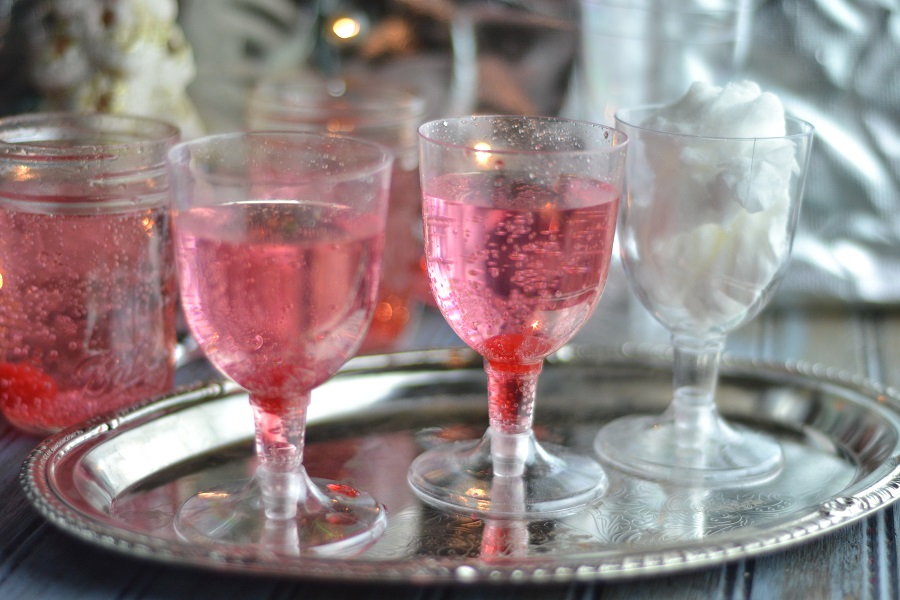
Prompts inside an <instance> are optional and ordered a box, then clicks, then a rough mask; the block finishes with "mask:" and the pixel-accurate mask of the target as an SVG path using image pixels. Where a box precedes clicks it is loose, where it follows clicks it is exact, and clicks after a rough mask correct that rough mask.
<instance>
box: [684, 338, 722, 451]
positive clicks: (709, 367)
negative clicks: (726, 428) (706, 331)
mask: <svg viewBox="0 0 900 600" xmlns="http://www.w3.org/2000/svg"><path fill="white" fill-rule="evenodd" d="M672 344H673V346H674V350H675V361H674V371H673V384H674V389H675V398H674V401H673V402H672V410H673V413H674V419H675V435H676V436H677V443H678V446H679V447H680V448H701V447H703V446H704V443H705V441H706V440H708V439H709V438H710V436H711V435H712V434H714V433H715V432H716V430H717V429H718V428H719V415H718V411H717V410H716V404H715V396H716V384H717V383H718V380H719V359H720V357H721V355H722V350H723V349H724V347H725V336H724V335H717V336H710V337H706V338H702V339H698V338H695V337H690V336H684V335H679V334H673V335H672Z"/></svg>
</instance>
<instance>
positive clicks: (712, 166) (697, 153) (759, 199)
mask: <svg viewBox="0 0 900 600" xmlns="http://www.w3.org/2000/svg"><path fill="white" fill-rule="evenodd" d="M643 126H644V127H647V128H648V129H653V130H656V131H665V132H668V133H680V134H684V135H692V136H703V137H713V138H735V139H736V141H735V142H733V143H729V144H723V143H721V142H710V143H708V144H703V143H700V142H696V143H691V144H690V146H685V147H683V148H681V149H680V147H681V144H680V143H679V142H678V141H677V140H673V142H672V143H671V144H669V145H668V146H669V147H668V148H661V149H659V151H654V154H657V155H658V154H660V153H661V152H679V153H680V155H681V156H680V158H681V161H680V163H679V164H677V165H674V163H672V162H671V161H666V165H668V168H670V169H678V170H681V169H687V170H688V171H689V172H690V174H689V177H691V178H692V180H693V185H692V186H691V188H690V189H691V193H692V194H694V193H696V194H698V196H697V197H696V202H697V203H698V205H699V206H701V207H703V209H704V210H706V209H709V208H712V210H713V213H714V215H728V214H730V215H732V216H733V215H734V214H735V213H734V210H735V209H736V208H737V206H741V207H743V208H744V209H745V210H747V211H748V212H751V213H752V212H758V211H761V210H766V209H768V208H770V207H772V206H773V205H775V204H778V203H784V202H787V194H788V193H789V184H790V178H791V170H792V169H793V168H795V165H794V161H793V148H792V146H791V144H790V142H788V141H786V140H784V139H757V141H756V142H755V143H752V142H750V141H749V140H751V139H753V138H782V136H784V134H785V128H784V108H783V107H782V105H781V101H780V100H778V97H777V96H775V95H774V94H772V93H770V92H763V91H761V90H760V88H759V86H758V85H757V84H755V83H753V82H752V81H741V82H736V83H729V84H727V85H726V86H725V87H717V86H714V85H712V84H709V83H705V82H696V83H694V84H693V85H691V87H690V89H689V90H688V92H687V94H685V95H684V97H682V98H681V99H680V100H678V101H677V102H675V103H673V104H670V105H668V106H664V107H662V108H661V109H660V110H658V111H656V112H655V113H654V114H653V115H651V116H650V117H649V118H648V119H647V120H646V121H645V122H644V123H643ZM673 165H674V166H673ZM659 174H660V172H659V171H658V170H657V175H658V176H659ZM671 177H672V178H673V180H675V178H677V177H680V175H679V174H678V173H674V172H673V173H671ZM711 218H714V217H711Z"/></svg>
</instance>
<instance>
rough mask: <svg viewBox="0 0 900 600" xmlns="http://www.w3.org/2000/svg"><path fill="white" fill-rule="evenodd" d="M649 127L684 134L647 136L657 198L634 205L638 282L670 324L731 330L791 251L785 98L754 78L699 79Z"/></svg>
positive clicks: (791, 163) (790, 150)
mask: <svg viewBox="0 0 900 600" xmlns="http://www.w3.org/2000/svg"><path fill="white" fill-rule="evenodd" d="M641 126H642V127H643V128H644V129H649V130H653V131H662V132H666V133H674V134H679V135H672V136H656V135H653V136H647V137H644V138H643V143H644V148H643V149H644V157H643V158H642V160H646V162H647V167H648V171H649V172H650V173H652V183H649V188H647V190H648V193H650V194H651V197H650V198H646V200H647V209H646V211H645V212H640V211H641V210H642V209H641V208H639V207H638V206H635V207H634V209H632V210H633V213H634V214H633V215H632V217H631V218H632V219H633V225H634V228H635V230H636V238H634V240H633V243H634V244H636V246H635V247H634V248H633V249H631V248H629V247H628V246H626V252H634V253H635V254H636V255H638V256H640V261H642V264H641V266H640V269H638V270H637V271H635V272H636V273H639V275H638V279H639V280H640V281H639V285H640V286H641V287H643V288H644V289H645V290H646V293H645V294H644V295H645V296H646V297H647V298H648V299H649V300H650V301H651V303H652V304H653V305H654V310H655V311H656V312H657V313H658V314H659V315H660V316H661V317H662V318H663V319H664V320H666V321H669V322H670V325H671V324H673V323H677V324H679V325H683V324H685V323H693V324H694V326H695V327H701V328H704V329H713V328H718V327H728V326H733V325H734V324H735V323H738V322H740V321H741V320H742V319H743V318H744V317H745V316H746V315H747V314H748V311H749V310H751V308H752V307H754V306H758V305H759V304H760V302H761V300H762V297H763V295H764V294H765V293H766V290H767V288H768V287H769V286H770V285H771V283H772V282H773V280H774V279H775V278H776V276H777V274H778V272H779V270H780V269H781V268H782V267H783V266H784V264H785V263H786V261H787V257H788V254H789V251H790V238H791V233H790V228H791V227H790V226H791V224H790V219H791V214H792V213H791V210H790V208H791V202H790V200H791V196H790V194H791V188H790V184H791V174H792V171H793V170H795V169H796V168H797V167H796V163H795V158H794V146H793V144H792V142H791V141H789V140H787V139H785V138H784V137H783V136H784V135H785V118H784V109H783V107H782V105H781V102H780V101H779V100H778V98H777V97H776V96H775V95H773V94H771V93H766V92H762V91H761V90H760V88H759V86H758V85H756V84H755V83H753V82H749V81H744V82H738V83H731V84H728V85H726V86H724V87H716V86H713V85H710V84H707V83H695V84H693V85H692V86H691V88H690V90H689V91H688V92H687V94H686V95H685V96H684V97H683V98H681V99H680V100H678V101H677V102H675V103H673V104H670V105H667V106H665V107H662V108H661V109H659V110H658V111H656V112H655V113H654V114H652V115H651V116H650V117H648V118H647V119H646V120H645V121H644V122H643V123H641ZM698 136H700V137H698ZM702 138H716V139H708V140H707V139H702ZM723 138H727V139H723ZM767 138H768V139H767ZM649 190H652V191H649ZM634 201H635V202H636V203H638V204H640V203H641V202H642V200H641V199H639V198H634Z"/></svg>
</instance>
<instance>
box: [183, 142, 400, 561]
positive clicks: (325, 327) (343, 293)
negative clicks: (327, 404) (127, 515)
mask: <svg viewBox="0 0 900 600" xmlns="http://www.w3.org/2000/svg"><path fill="white" fill-rule="evenodd" d="M391 163H392V157H391V154H390V152H389V151H388V150H386V149H384V148H382V147H381V146H379V145H376V144H372V143H369V142H365V141H361V140H356V139H352V138H342V137H334V136H330V135H326V134H314V133H274V132H273V133H260V132H249V133H235V134H222V135H215V136H210V137H205V138H200V139H196V140H193V141H190V142H185V143H183V144H180V145H178V146H176V147H175V148H173V149H172V151H171V152H170V154H169V165H170V171H171V173H170V175H171V186H172V189H173V223H174V230H175V242H176V258H177V263H178V274H179V279H180V283H181V294H182V303H183V306H184V312H185V317H186V319H187V322H188V324H189V326H190V328H191V331H192V333H193V335H194V336H195V337H196V339H197V341H198V343H199V345H200V347H201V348H202V349H203V351H204V352H205V353H206V356H207V357H208V358H209V359H210V361H211V362H212V363H213V364H214V365H215V366H216V367H217V368H218V369H219V370H220V371H221V372H222V373H224V374H225V375H227V376H228V377H230V378H231V379H233V380H234V381H236V382H237V383H238V384H240V385H241V386H243V387H244V388H246V389H247V390H248V392H249V395H250V403H251V405H252V408H253V414H254V419H255V426H256V453H257V459H258V466H257V468H256V471H255V475H254V476H253V477H252V479H251V480H250V481H249V482H248V481H238V482H227V483H224V484H221V485H215V486H213V487H211V488H209V489H204V490H202V491H201V492H200V493H198V494H197V495H195V496H193V497H191V498H189V499H188V500H186V501H185V502H184V504H183V505H182V506H181V508H180V509H179V511H178V514H177V516H176V523H175V525H176V529H177V531H178V533H179V534H180V535H181V536H182V537H183V538H185V539H187V540H189V541H192V542H195V543H198V544H204V543H210V542H219V543H229V544H237V545H240V546H242V547H251V548H253V547H255V548H257V549H258V550H260V551H262V550H265V551H274V552H280V553H286V554H299V555H303V554H312V555H317V556H318V555H320V556H331V555H344V554H348V553H353V552H356V551H359V550H362V549H365V548H366V547H367V546H368V545H369V544H371V543H373V542H374V541H375V540H377V538H378V536H379V535H380V534H381V532H382V531H383V530H384V528H385V526H386V516H385V512H384V508H383V506H382V505H381V504H379V503H378V502H377V501H376V500H375V499H373V498H372V497H371V496H370V495H369V494H367V493H366V492H364V491H362V490H359V489H356V488H355V487H353V486H351V485H350V484H347V483H338V482H334V481H328V480H320V479H316V480H312V479H311V478H310V477H309V476H308V475H307V473H306V471H305V469H304V468H303V450H304V434H305V426H306V411H307V406H308V404H309V401H310V391H311V390H312V389H313V388H315V387H316V386H318V385H320V384H321V383H323V382H324V381H326V380H327V379H329V378H330V377H331V376H332V375H334V373H335V372H336V371H337V370H338V369H339V368H340V367H341V366H342V365H343V364H344V363H345V362H346V361H347V360H348V359H349V358H350V357H351V356H352V355H353V354H354V352H355V351H356V350H357V348H358V347H359V344H360V343H361V341H362V339H363V337H364V335H365V333H366V329H367V327H368V325H369V323H370V321H371V318H372V313H373V310H374V307H375V296H376V291H377V283H378V280H379V276H380V269H381V255H382V249H383V244H384V230H385V215H386V212H387V198H388V188H389V185H390V172H391ZM273 532H280V533H279V535H278V536H274V538H276V539H279V540H281V541H280V542H278V543H275V544H273V543H272V541H271V540H272V539H273Z"/></svg>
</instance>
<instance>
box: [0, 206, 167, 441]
mask: <svg viewBox="0 0 900 600" xmlns="http://www.w3.org/2000/svg"><path fill="white" fill-rule="evenodd" d="M67 205H68V206H69V207H68V208H64V207H66V206H67ZM23 206H24V203H22V204H20V205H18V206H14V205H12V204H7V203H2V204H0V230H2V231H3V235H2V236H0V275H2V282H0V285H2V287H0V332H2V334H0V344H2V353H0V359H2V363H0V409H2V411H3V414H4V416H5V417H6V418H7V419H8V420H9V421H10V422H11V423H12V424H14V425H16V426H17V427H20V428H22V429H25V430H28V431H32V432H35V433H48V432H51V431H56V430H59V429H62V428H64V427H66V426H69V425H72V424H75V423H78V422H80V421H82V420H84V419H86V418H88V417H91V416H94V415H96V414H98V413H102V412H106V411H109V410H113V409H117V408H120V407H123V406H126V405H129V404H131V403H134V402H136V401H139V400H143V399H146V398H148V397H152V396H154V395H157V394H159V393H162V392H166V391H168V390H170V389H171V387H172V381H173V377H174V358H173V357H174V353H173V349H174V344H175V306H176V303H177V291H176V290H177V288H176V282H175V269H174V259H173V255H172V246H171V237H170V233H169V231H168V219H169V217H168V211H167V209H164V208H157V209H144V210H132V211H130V212H99V211H95V210H94V209H90V210H91V212H89V213H87V214H85V211H80V212H76V211H75V210H74V206H75V205H71V204H68V203H67V200H66V199H64V198H60V199H59V204H58V205H57V206H54V207H52V208H51V209H50V210H52V211H53V212H52V213H51V212H25V211H23V210H19V209H21V208H22V207H23ZM35 206H38V207H40V206H47V205H46V204H38V205H35ZM35 206H30V207H29V208H30V209H34V210H38V209H36V208H35Z"/></svg>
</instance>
